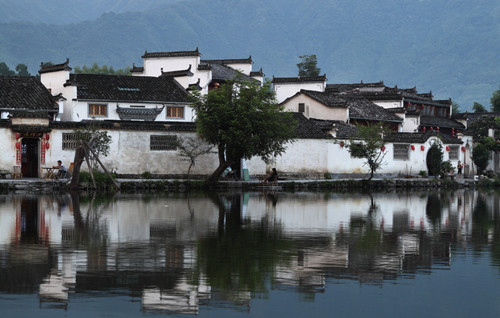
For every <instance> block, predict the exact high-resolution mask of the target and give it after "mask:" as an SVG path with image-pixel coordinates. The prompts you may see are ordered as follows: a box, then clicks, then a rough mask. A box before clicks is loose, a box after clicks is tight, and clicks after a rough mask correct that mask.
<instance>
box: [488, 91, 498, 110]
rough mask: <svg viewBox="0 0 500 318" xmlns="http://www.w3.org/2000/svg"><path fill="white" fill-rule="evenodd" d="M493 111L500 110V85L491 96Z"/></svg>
mask: <svg viewBox="0 0 500 318" xmlns="http://www.w3.org/2000/svg"><path fill="white" fill-rule="evenodd" d="M490 102H491V111H493V112H500V86H499V89H497V90H496V91H494V92H493V96H491V98H490Z"/></svg>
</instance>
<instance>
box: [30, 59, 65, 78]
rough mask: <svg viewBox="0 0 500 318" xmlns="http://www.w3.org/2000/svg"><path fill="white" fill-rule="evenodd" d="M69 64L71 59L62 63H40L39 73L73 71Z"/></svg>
mask: <svg viewBox="0 0 500 318" xmlns="http://www.w3.org/2000/svg"><path fill="white" fill-rule="evenodd" d="M68 64H69V59H66V62H64V63H61V64H52V65H50V64H49V65H47V64H44V63H43V62H42V63H41V64H40V70H39V71H38V73H39V74H42V73H50V72H58V71H71V67H69V66H68Z"/></svg>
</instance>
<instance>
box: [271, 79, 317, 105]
mask: <svg viewBox="0 0 500 318" xmlns="http://www.w3.org/2000/svg"><path fill="white" fill-rule="evenodd" d="M325 87H326V82H300V83H276V84H274V86H273V89H274V92H275V93H276V100H277V101H278V103H281V102H283V101H284V100H285V99H287V98H288V97H291V96H293V95H295V94H296V93H298V92H300V90H301V89H306V90H311V91H317V92H324V91H325Z"/></svg>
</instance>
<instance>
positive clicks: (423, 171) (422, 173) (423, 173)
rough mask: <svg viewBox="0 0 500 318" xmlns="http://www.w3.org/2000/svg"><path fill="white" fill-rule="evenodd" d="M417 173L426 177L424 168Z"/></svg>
mask: <svg viewBox="0 0 500 318" xmlns="http://www.w3.org/2000/svg"><path fill="white" fill-rule="evenodd" d="M418 174H419V175H420V176H422V177H424V178H425V177H427V171H425V170H420V172H419V173H418Z"/></svg>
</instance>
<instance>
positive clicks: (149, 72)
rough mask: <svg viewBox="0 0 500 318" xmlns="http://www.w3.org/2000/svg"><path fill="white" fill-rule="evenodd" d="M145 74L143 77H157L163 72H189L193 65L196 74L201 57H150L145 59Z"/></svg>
mask: <svg viewBox="0 0 500 318" xmlns="http://www.w3.org/2000/svg"><path fill="white" fill-rule="evenodd" d="M143 60H144V72H143V73H142V74H140V75H141V76H153V77H157V76H160V75H161V70H162V68H163V72H172V71H180V70H187V69H188V68H189V65H191V71H192V72H193V73H195V72H196V71H197V68H198V65H199V64H200V57H199V56H173V57H148V58H144V59H143Z"/></svg>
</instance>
